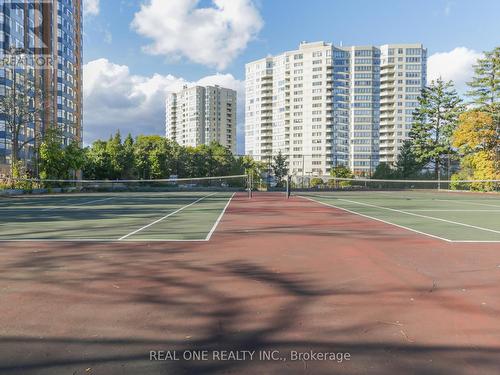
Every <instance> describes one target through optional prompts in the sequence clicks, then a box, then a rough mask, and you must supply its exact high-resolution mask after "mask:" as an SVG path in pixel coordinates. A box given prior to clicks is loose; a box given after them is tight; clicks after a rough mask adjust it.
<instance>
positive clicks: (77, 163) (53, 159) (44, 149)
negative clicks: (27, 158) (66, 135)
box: [38, 128, 85, 179]
mask: <svg viewBox="0 0 500 375" xmlns="http://www.w3.org/2000/svg"><path fill="white" fill-rule="evenodd" d="M38 153H39V170H40V177H41V178H42V179H74V178H76V173H77V171H78V170H80V169H81V168H82V167H83V166H84V164H85V151H84V150H83V149H82V148H81V147H80V144H79V143H78V142H76V141H73V142H71V143H70V144H69V145H68V146H63V144H62V133H61V131H59V130H58V129H54V128H49V129H47V130H46V132H45V134H44V138H43V142H42V144H41V145H40V147H39V151H38Z"/></svg>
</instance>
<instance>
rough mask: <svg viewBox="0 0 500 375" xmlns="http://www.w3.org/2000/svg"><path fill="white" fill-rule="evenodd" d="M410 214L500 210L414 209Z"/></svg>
mask: <svg viewBox="0 0 500 375" xmlns="http://www.w3.org/2000/svg"><path fill="white" fill-rule="evenodd" d="M407 211H410V212H500V210H461V209H456V210H453V209H451V210H447V209H443V210H441V209H432V208H431V209H412V210H407Z"/></svg>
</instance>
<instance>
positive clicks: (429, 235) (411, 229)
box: [299, 195, 453, 242]
mask: <svg viewBox="0 0 500 375" xmlns="http://www.w3.org/2000/svg"><path fill="white" fill-rule="evenodd" d="M299 197H301V198H304V199H307V200H310V201H311V202H315V203H318V204H322V205H323V206H328V207H331V208H336V209H339V210H342V211H346V212H349V213H351V214H354V215H359V216H362V217H365V218H367V219H371V220H375V221H380V222H381V223H384V224H388V225H393V226H395V227H398V228H401V229H406V230H409V231H410V232H414V233H418V234H422V235H424V236H428V237H432V238H435V239H438V240H441V241H445V242H453V241H452V240H449V239H448V238H444V237H440V236H436V235H434V234H430V233H425V232H421V231H419V230H416V229H413V228H408V227H405V226H404V225H399V224H395V223H391V222H389V221H386V220H383V219H379V218H376V217H373V216H369V215H365V214H361V213H359V212H356V211H351V210H349V209H347V208H342V207H339V206H334V205H333V204H328V203H324V202H320V201H317V200H315V199H312V198H308V197H304V196H302V195H299Z"/></svg>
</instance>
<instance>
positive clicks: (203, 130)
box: [165, 85, 236, 153]
mask: <svg viewBox="0 0 500 375" xmlns="http://www.w3.org/2000/svg"><path fill="white" fill-rule="evenodd" d="M165 131H166V137H167V138H170V139H173V140H174V141H176V142H177V143H179V144H180V145H182V146H193V147H195V146H198V145H201V144H207V145H208V144H210V143H212V142H217V143H219V144H221V145H222V146H224V147H227V148H229V149H230V150H231V152H233V153H236V91H234V90H231V89H227V88H223V87H220V86H217V85H216V86H206V87H203V86H193V87H187V86H185V87H184V88H183V89H182V90H181V91H180V92H177V93H170V94H169V95H168V96H167V100H166V126H165Z"/></svg>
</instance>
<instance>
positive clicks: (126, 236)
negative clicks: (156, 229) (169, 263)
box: [118, 193, 217, 241]
mask: <svg viewBox="0 0 500 375" xmlns="http://www.w3.org/2000/svg"><path fill="white" fill-rule="evenodd" d="M215 194H217V193H212V194H208V195H205V196H204V197H201V198H199V199H197V200H195V201H194V202H191V203H189V204H187V205H185V206H182V207H181V208H179V209H177V210H175V211H174V212H171V213H169V214H168V215H165V216H163V217H161V218H159V219H158V220H155V221H153V222H152V223H149V224H148V225H145V226H143V227H142V228H139V229H136V230H134V231H133V232H130V233H129V234H126V235H125V236H123V237H120V238H119V239H118V241H123V240H124V239H126V238H128V237H130V236H133V235H134V234H136V233H139V232H141V231H143V230H144V229H147V228H149V227H151V226H153V225H155V224H158V223H159V222H161V221H163V220H165V219H167V218H169V217H170V216H173V215H175V214H176V213H178V212H181V211H182V210H185V209H186V208H188V207H191V206H192V205H194V204H196V203H198V202H199V201H202V200H203V199H205V198H208V197H211V196H212V195H215Z"/></svg>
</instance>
